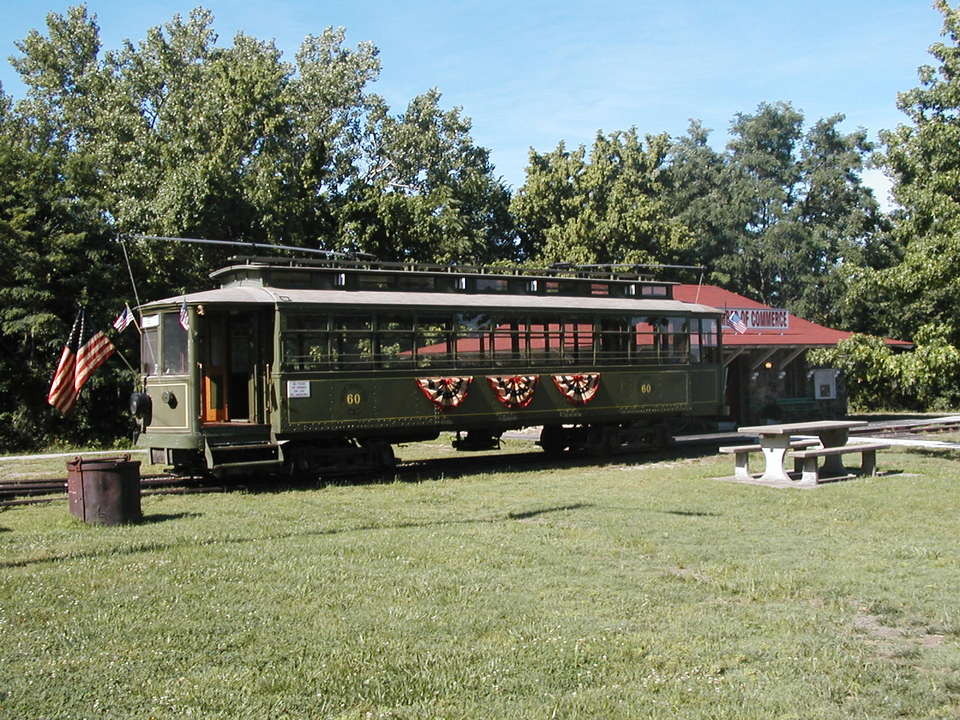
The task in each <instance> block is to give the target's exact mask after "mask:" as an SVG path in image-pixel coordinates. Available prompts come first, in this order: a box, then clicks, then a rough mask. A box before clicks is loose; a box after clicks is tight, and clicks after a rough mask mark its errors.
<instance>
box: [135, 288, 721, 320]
mask: <svg viewBox="0 0 960 720" xmlns="http://www.w3.org/2000/svg"><path fill="white" fill-rule="evenodd" d="M184 302H186V303H187V305H273V306H280V307H286V308H289V309H294V308H296V307H298V306H303V307H314V306H316V307H320V306H332V307H340V308H342V309H345V310H355V309H358V308H371V309H372V308H377V307H397V306H400V307H404V308H423V309H434V310H436V309H440V308H445V309H450V310H459V309H474V310H492V311H498V310H499V311H504V310H506V311H529V312H551V311H557V310H559V311H569V312H610V313H615V312H619V313H630V314H640V313H647V314H651V313H664V314H707V315H716V316H720V315H723V311H722V310H718V309H717V308H714V307H710V306H708V305H700V304H697V303H686V302H681V301H679V300H655V299H649V298H638V299H633V298H611V297H596V296H570V295H508V294H505V293H503V294H500V293H498V294H482V293H464V294H460V293H436V292H402V293H400V292H383V291H374V290H301V289H288V288H270V287H260V286H239V287H238V286H235V287H226V288H220V289H218V290H205V291H202V292H195V293H189V294H187V295H178V296H175V297H169V298H165V299H163V300H155V301H153V302H149V303H146V304H144V305H141V306H140V310H141V311H145V312H149V311H151V310H161V309H164V308H169V307H178V306H179V305H181V304H182V303H184Z"/></svg>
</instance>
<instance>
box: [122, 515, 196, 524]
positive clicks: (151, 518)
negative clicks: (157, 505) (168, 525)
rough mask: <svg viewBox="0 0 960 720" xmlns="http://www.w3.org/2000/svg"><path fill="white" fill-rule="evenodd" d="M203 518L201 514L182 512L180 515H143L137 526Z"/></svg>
mask: <svg viewBox="0 0 960 720" xmlns="http://www.w3.org/2000/svg"><path fill="white" fill-rule="evenodd" d="M198 517H203V515H202V514H201V513H195V512H182V513H153V514H151V515H144V516H143V519H142V520H141V521H140V522H139V523H137V524H138V525H152V524H154V523H161V522H167V521H168V520H183V519H184V518H190V519H193V518H198Z"/></svg>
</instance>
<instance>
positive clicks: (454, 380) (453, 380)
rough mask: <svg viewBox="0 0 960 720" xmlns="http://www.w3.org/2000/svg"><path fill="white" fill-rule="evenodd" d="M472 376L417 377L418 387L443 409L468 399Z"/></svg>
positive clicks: (453, 406)
mask: <svg viewBox="0 0 960 720" xmlns="http://www.w3.org/2000/svg"><path fill="white" fill-rule="evenodd" d="M471 382H473V378H472V377H428V378H417V387H419V388H420V392H422V393H423V394H424V395H425V396H426V397H427V399H428V400H429V401H430V402H432V403H433V404H434V405H435V406H437V407H438V408H440V409H441V410H449V409H450V408H455V407H457V406H458V405H460V403H462V402H463V401H464V400H466V399H467V393H468V392H469V390H470V383H471Z"/></svg>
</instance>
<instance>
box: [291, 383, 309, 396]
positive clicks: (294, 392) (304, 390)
mask: <svg viewBox="0 0 960 720" xmlns="http://www.w3.org/2000/svg"><path fill="white" fill-rule="evenodd" d="M287 397H288V398H308V397H310V381H309V380H287Z"/></svg>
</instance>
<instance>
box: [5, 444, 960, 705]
mask: <svg viewBox="0 0 960 720" xmlns="http://www.w3.org/2000/svg"><path fill="white" fill-rule="evenodd" d="M509 447H511V448H514V449H521V448H522V447H524V445H523V443H521V442H520V441H513V442H512V443H510V445H509ZM434 452H435V453H438V454H443V453H445V452H446V451H445V450H444V449H443V447H442V446H441V444H440V443H434V444H433V445H432V447H431V446H427V447H426V448H424V447H420V448H414V447H411V448H405V449H402V450H401V451H400V452H399V453H398V454H399V455H400V456H401V457H415V456H420V457H422V456H424V455H429V454H431V453H434ZM958 457H960V456H958V455H956V454H943V453H937V454H935V453H931V452H916V453H900V452H884V453H881V454H880V456H879V461H880V466H881V468H883V469H896V470H899V471H901V472H900V473H899V474H894V475H889V476H886V477H878V478H861V479H857V480H853V481H850V482H844V483H836V484H831V485H825V486H822V487H820V488H817V489H816V490H812V491H801V490H774V489H769V488H764V487H755V486H748V485H742V484H736V483H732V482H724V481H721V480H718V479H717V478H718V477H719V476H723V475H729V474H731V470H732V467H731V461H730V458H729V457H723V458H716V457H714V456H707V457H677V458H672V459H660V460H659V461H657V460H656V459H653V460H648V461H646V462H645V461H643V459H642V458H632V459H627V460H623V461H619V462H612V463H609V464H606V465H597V464H588V463H581V464H574V463H571V464H555V465H553V466H543V465H541V466H536V467H532V468H529V467H528V468H523V467H520V466H517V467H513V468H510V467H509V466H501V467H500V469H497V470H496V471H494V468H495V467H496V466H495V464H494V463H493V462H492V461H491V463H490V472H486V473H482V474H476V475H471V476H461V477H425V478H421V479H420V480H419V481H416V482H412V481H407V482H395V483H388V484H368V485H354V486H349V485H337V486H328V487H324V488H319V489H300V490H285V491H280V492H266V493H257V494H246V493H232V494H216V495H188V496H173V495H170V496H152V497H145V498H144V499H143V509H144V513H145V518H146V520H145V522H144V523H142V524H140V525H136V526H129V527H117V528H103V527H94V526H86V525H83V524H81V523H79V522H77V521H75V520H74V519H73V518H72V517H71V516H70V515H69V514H68V513H67V509H66V505H65V503H62V502H61V503H56V504H52V505H46V506H27V507H17V508H14V509H10V510H8V511H6V512H3V513H0V718H7V717H9V718H48V719H53V718H70V719H71V720H77V719H79V718H157V719H160V718H184V717H194V718H197V717H200V718H328V717H329V718H358V719H362V718H386V717H390V718H418V719H419V718H550V717H558V718H576V717H581V718H584V717H589V718H744V719H746V718H750V719H754V718H803V719H804V720H807V719H808V718H817V719H819V718H871V719H873V718H894V717H899V718H928V717H936V718H949V717H958V716H960V602H958V599H957V588H960V543H958V541H957V537H958V529H960V520H958V518H960V493H958V492H957V490H958V484H957V477H958V475H960V472H958V469H960V466H958V464H957V459H958Z"/></svg>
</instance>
